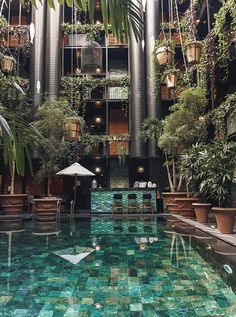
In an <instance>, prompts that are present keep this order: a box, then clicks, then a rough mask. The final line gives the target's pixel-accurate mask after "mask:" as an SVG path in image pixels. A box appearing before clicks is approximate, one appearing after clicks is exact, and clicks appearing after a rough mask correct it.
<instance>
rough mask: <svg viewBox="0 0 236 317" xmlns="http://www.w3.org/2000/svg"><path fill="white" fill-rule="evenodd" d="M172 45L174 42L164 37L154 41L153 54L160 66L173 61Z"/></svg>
mask: <svg viewBox="0 0 236 317" xmlns="http://www.w3.org/2000/svg"><path fill="white" fill-rule="evenodd" d="M174 46H175V44H174V42H173V41H172V40H170V39H166V38H164V39H163V40H157V41H156V42H155V48H154V54H155V56H156V59H157V62H158V65H159V66H160V67H164V66H166V65H167V64H171V63H172V62H173V58H174Z"/></svg>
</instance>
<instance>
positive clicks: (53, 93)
mask: <svg viewBox="0 0 236 317" xmlns="http://www.w3.org/2000/svg"><path fill="white" fill-rule="evenodd" d="M54 5H55V9H51V8H49V7H48V8H47V30H46V71H45V92H46V93H47V95H48V96H49V97H50V98H57V96H58V91H59V80H60V74H61V71H60V70H61V68H60V65H61V36H60V30H61V27H60V25H61V14H62V7H61V5H60V4H59V3H58V1H55V3H54Z"/></svg>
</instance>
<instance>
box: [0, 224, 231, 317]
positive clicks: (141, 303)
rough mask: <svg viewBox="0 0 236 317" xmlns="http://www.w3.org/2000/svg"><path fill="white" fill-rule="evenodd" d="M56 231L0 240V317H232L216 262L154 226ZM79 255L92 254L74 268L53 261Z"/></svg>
mask: <svg viewBox="0 0 236 317" xmlns="http://www.w3.org/2000/svg"><path fill="white" fill-rule="evenodd" d="M61 229H62V230H61V232H60V233H59V234H58V235H49V234H46V233H45V235H42V236H36V235H33V234H32V232H33V231H34V229H33V227H32V223H30V222H26V227H25V231H22V232H18V233H17V232H15V233H12V235H11V239H12V241H10V235H9V232H8V233H7V232H6V233H1V234H0V316H1V317H8V316H10V317H11V316H17V317H34V316H37V317H77V316H81V317H83V316H92V317H93V316H94V317H95V316H108V317H109V316H121V317H123V316H124V317H126V316H132V317H139V316H144V317H145V316H147V317H154V316H166V317H167V316H170V317H175V316H176V317H177V316H178V317H179V316H180V317H182V316H185V317H195V316H228V317H234V316H236V294H235V293H234V291H233V289H234V288H233V287H232V286H230V285H228V283H229V280H228V279H226V278H224V275H225V274H226V272H225V271H224V269H223V264H224V262H221V259H222V261H223V258H221V257H220V256H219V255H214V253H213V250H209V251H208V250H207V249H205V248H204V247H203V246H201V244H199V242H198V240H197V239H196V238H194V237H192V238H191V241H190V239H189V237H188V236H186V235H184V234H182V235H181V234H180V233H178V234H176V232H175V231H174V230H173V228H172V227H171V226H170V227H167V226H164V225H163V223H161V221H160V220H158V221H157V220H156V219H155V220H153V221H150V220H145V221H144V222H143V221H136V220H129V221H128V220H127V219H124V220H123V221H122V220H117V221H115V222H113V221H111V220H109V219H97V218H92V219H91V220H90V221H84V220H80V221H79V222H76V223H75V224H73V226H72V227H69V225H62V228H61ZM199 247H201V251H202V252H203V253H206V254H207V256H208V252H209V255H211V257H212V260H214V261H216V260H217V261H218V263H219V265H218V267H219V268H220V269H221V270H222V272H220V273H222V274H219V272H216V271H215V269H214V268H213V267H214V265H213V264H212V265H210V264H209V261H208V260H206V259H204V258H202V257H201V256H200V254H199V252H197V251H195V249H196V250H198V248H199ZM62 250H63V251H62ZM80 250H82V251H81V252H85V251H87V250H89V252H90V251H91V250H93V251H92V252H91V253H90V254H89V255H88V256H86V257H85V258H84V259H82V260H81V261H80V262H79V263H78V264H76V265H74V264H72V263H71V262H70V261H68V260H67V259H65V258H62V257H61V256H60V255H61V253H63V252H68V253H70V255H73V256H74V255H76V254H77V253H78V252H80ZM71 252H72V253H73V254H71ZM74 253H75V254H74ZM232 270H233V271H234V272H235V270H236V267H232ZM222 277H223V278H224V279H222Z"/></svg>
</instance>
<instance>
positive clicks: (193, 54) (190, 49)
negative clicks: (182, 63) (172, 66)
mask: <svg viewBox="0 0 236 317" xmlns="http://www.w3.org/2000/svg"><path fill="white" fill-rule="evenodd" d="M201 51H202V43H201V42H197V41H195V42H192V43H189V44H188V45H187V46H186V58H187V61H188V63H189V64H195V63H196V64H198V63H199V62H200V57H201Z"/></svg>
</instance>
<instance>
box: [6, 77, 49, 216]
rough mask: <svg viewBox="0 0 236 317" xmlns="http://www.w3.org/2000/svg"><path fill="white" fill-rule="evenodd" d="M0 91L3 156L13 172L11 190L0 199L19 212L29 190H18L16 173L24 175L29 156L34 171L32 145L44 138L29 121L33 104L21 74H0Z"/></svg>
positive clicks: (34, 145)
mask: <svg viewBox="0 0 236 317" xmlns="http://www.w3.org/2000/svg"><path fill="white" fill-rule="evenodd" d="M0 91H1V95H0V102H1V105H2V107H1V116H0V125H1V140H2V144H3V158H4V163H5V165H7V166H9V172H10V175H11V181H10V186H9V187H10V189H9V192H8V193H3V194H1V195H0V201H1V207H2V209H3V210H4V211H5V212H20V211H22V209H23V205H24V201H25V200H26V194H22V193H19V192H18V193H17V194H16V193H15V176H16V173H17V174H18V175H20V176H24V174H25V162H26V160H28V162H29V168H30V169H31V171H32V165H31V159H30V152H29V148H30V147H31V148H34V147H36V146H37V145H39V143H42V142H45V140H44V138H43V137H42V135H41V134H40V133H39V132H38V131H37V129H35V127H34V126H33V125H32V124H30V123H29V118H30V117H31V114H32V110H31V109H32V107H30V105H29V104H28V103H27V95H26V93H25V92H24V91H23V89H22V87H21V86H20V80H19V78H18V77H14V76H5V75H3V74H0ZM48 146H49V147H50V145H48ZM5 188H6V186H5Z"/></svg>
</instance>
